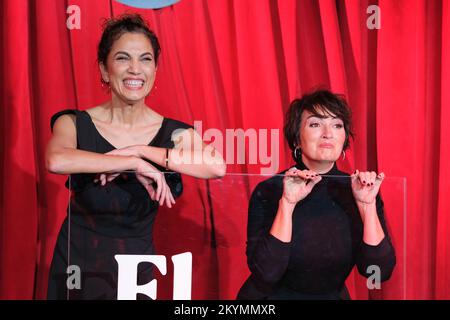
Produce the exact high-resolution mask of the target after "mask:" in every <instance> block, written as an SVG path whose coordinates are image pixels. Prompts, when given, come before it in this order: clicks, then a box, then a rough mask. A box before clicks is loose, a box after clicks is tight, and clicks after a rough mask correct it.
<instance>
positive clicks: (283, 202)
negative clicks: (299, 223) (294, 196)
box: [278, 196, 297, 212]
mask: <svg viewBox="0 0 450 320" xmlns="http://www.w3.org/2000/svg"><path fill="white" fill-rule="evenodd" d="M278 204H279V207H280V208H284V209H286V210H288V211H289V212H293V211H294V208H295V206H296V205H297V202H292V201H289V200H288V199H286V198H285V197H283V196H282V197H281V199H280V201H279V202H278Z"/></svg>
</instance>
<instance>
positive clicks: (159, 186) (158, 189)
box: [155, 173, 162, 201]
mask: <svg viewBox="0 0 450 320" xmlns="http://www.w3.org/2000/svg"><path fill="white" fill-rule="evenodd" d="M155 181H156V201H159V199H160V198H161V192H162V180H161V176H160V175H159V174H158V173H156V179H155Z"/></svg>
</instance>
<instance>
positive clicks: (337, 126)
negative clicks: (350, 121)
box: [334, 123, 344, 129]
mask: <svg viewBox="0 0 450 320" xmlns="http://www.w3.org/2000/svg"><path fill="white" fill-rule="evenodd" d="M334 126H335V127H336V128H337V129H342V128H343V127H344V125H343V124H342V123H338V124H335V125H334Z"/></svg>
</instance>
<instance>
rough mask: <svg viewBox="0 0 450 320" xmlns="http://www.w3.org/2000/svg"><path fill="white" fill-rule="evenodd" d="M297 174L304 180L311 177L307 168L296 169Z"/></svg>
mask: <svg viewBox="0 0 450 320" xmlns="http://www.w3.org/2000/svg"><path fill="white" fill-rule="evenodd" d="M297 176H298V177H300V178H302V179H305V180H306V179H310V178H312V177H311V174H310V173H309V170H299V171H297Z"/></svg>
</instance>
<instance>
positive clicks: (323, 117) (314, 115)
mask: <svg viewBox="0 0 450 320" xmlns="http://www.w3.org/2000/svg"><path fill="white" fill-rule="evenodd" d="M309 118H319V119H326V118H331V119H333V120H334V119H339V120H342V119H341V118H339V117H330V116H325V115H318V114H317V115H316V114H312V115H310V116H309V117H308V118H306V119H309Z"/></svg>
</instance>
